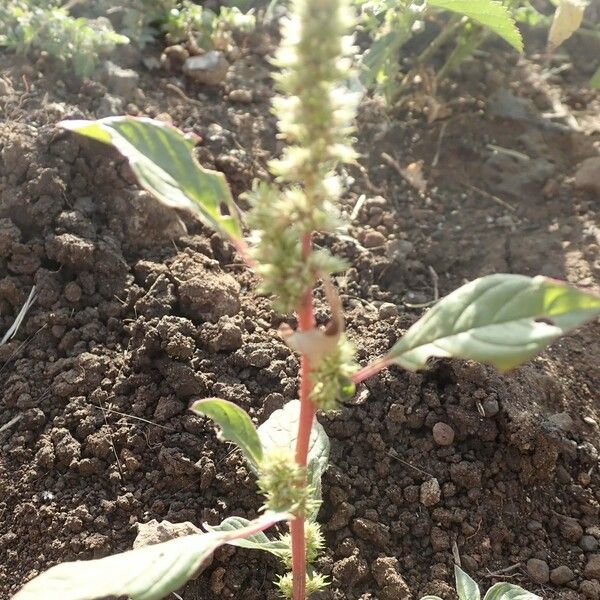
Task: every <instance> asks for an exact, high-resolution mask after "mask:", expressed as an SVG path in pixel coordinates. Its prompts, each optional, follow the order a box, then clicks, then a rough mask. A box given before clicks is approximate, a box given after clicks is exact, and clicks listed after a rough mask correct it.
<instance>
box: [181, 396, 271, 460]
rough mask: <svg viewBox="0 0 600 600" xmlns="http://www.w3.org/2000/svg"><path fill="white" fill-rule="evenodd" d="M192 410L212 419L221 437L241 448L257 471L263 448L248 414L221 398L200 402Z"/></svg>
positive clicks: (194, 404) (193, 405)
mask: <svg viewBox="0 0 600 600" xmlns="http://www.w3.org/2000/svg"><path fill="white" fill-rule="evenodd" d="M190 410H191V411H193V412H195V413H197V414H199V415H205V416H207V417H209V418H211V419H212V420H213V421H214V422H215V423H217V425H219V427H220V428H221V437H222V438H223V439H225V440H227V441H229V442H233V443H234V444H236V445H237V446H239V448H240V450H241V451H242V452H243V454H244V456H245V457H246V460H247V461H248V462H249V463H250V466H251V467H252V468H253V469H254V470H255V471H257V470H258V465H259V463H260V461H261V460H262V457H263V447H262V444H261V442H260V439H259V437H258V433H257V431H256V428H255V427H254V424H253V423H252V421H251V420H250V417H249V416H248V413H247V412H246V411H245V410H243V409H241V408H240V407H239V406H237V404H234V403H233V402H229V401H228V400H221V399H220V398H207V399H206V400H198V401H197V402H194V403H193V404H192V406H191V407H190Z"/></svg>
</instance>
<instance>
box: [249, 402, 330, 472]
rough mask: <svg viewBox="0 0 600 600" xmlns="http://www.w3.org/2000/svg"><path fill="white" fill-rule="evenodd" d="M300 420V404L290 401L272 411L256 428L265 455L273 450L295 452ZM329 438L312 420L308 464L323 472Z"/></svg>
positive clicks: (314, 420)
mask: <svg viewBox="0 0 600 600" xmlns="http://www.w3.org/2000/svg"><path fill="white" fill-rule="evenodd" d="M299 419H300V402H299V401H298V400H292V401H290V402H288V403H287V404H286V405H285V406H284V407H283V408H280V409H278V410H276V411H274V412H273V413H272V414H271V416H270V417H269V418H268V419H267V420H266V421H265V422H264V423H263V424H262V425H260V426H259V427H258V436H259V438H260V441H261V442H262V447H263V451H264V452H265V453H267V452H269V451H270V450H273V449H275V448H287V449H289V450H292V451H293V450H295V448H296V439H297V437H298V422H299ZM329 446H330V444H329V438H328V437H327V434H326V433H325V430H324V429H323V426H322V425H321V424H320V423H319V421H317V419H316V418H315V419H313V424H312V430H311V433H310V443H309V447H308V462H309V463H310V462H312V461H316V462H317V464H318V465H319V466H320V467H321V470H325V468H326V467H327V461H328V460H329Z"/></svg>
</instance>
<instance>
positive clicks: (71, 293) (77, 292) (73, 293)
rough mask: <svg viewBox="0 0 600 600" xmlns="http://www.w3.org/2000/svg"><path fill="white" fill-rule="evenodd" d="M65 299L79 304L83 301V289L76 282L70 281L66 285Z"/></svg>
mask: <svg viewBox="0 0 600 600" xmlns="http://www.w3.org/2000/svg"><path fill="white" fill-rule="evenodd" d="M64 293H65V298H66V299H67V300H68V301H69V302H79V301H80V300H81V288H80V287H79V286H78V285H77V284H76V283H75V282H74V281H69V283H67V285H65V292H64Z"/></svg>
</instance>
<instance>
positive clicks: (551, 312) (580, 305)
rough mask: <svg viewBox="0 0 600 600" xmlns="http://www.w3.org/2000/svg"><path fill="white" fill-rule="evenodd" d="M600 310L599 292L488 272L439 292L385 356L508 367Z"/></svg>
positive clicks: (420, 362) (412, 364)
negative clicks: (442, 293) (443, 294)
mask: <svg viewBox="0 0 600 600" xmlns="http://www.w3.org/2000/svg"><path fill="white" fill-rule="evenodd" d="M598 315H600V298H598V297H597V296H595V295H593V294H590V293H588V292H584V291H581V290H578V289H575V288H572V287H570V286H568V285H567V284H566V283H564V282H561V281H556V280H554V279H548V278H546V277H541V276H538V277H533V278H531V277H525V276H524V275H506V274H498V275H488V276H487V277H482V278H480V279H476V280H475V281H472V282H470V283H467V284H466V285H464V286H462V287H460V288H459V289H457V290H455V291H454V292H452V293H451V294H450V295H448V296H446V297H445V298H443V299H442V300H441V301H440V302H439V303H438V304H436V305H435V306H434V307H433V308H432V309H431V310H430V311H429V312H428V313H426V314H425V315H424V316H423V317H422V318H421V319H419V321H417V322H416V323H415V324H414V325H413V326H412V327H411V328H410V329H409V330H408V331H407V332H406V334H405V335H404V336H403V337H402V338H401V339H400V340H399V341H398V342H397V343H396V344H395V345H394V346H393V347H392V349H391V350H390V352H389V353H388V356H387V357H386V358H387V359H388V360H389V361H390V362H394V363H397V364H399V365H401V366H402V367H404V368H405V369H408V370H411V371H416V370H418V369H422V368H423V367H424V366H425V364H426V362H427V360H428V359H429V358H430V357H432V356H438V357H455V358H463V359H471V360H477V361H480V362H485V363H489V364H492V365H494V366H495V367H497V368H498V369H499V370H501V371H507V370H509V369H512V368H514V367H516V366H518V365H520V364H521V363H523V362H525V361H526V360H528V359H530V358H531V357H533V356H535V355H536V354H537V353H538V352H540V351H541V350H542V349H544V348H545V347H546V346H547V345H548V344H550V343H551V342H552V341H553V340H555V339H556V338H557V337H559V336H561V335H563V334H564V333H566V332H568V331H570V330H572V329H574V328H575V327H578V326H579V325H581V324H582V323H585V322H586V321H588V320H590V319H593V318H595V317H597V316H598Z"/></svg>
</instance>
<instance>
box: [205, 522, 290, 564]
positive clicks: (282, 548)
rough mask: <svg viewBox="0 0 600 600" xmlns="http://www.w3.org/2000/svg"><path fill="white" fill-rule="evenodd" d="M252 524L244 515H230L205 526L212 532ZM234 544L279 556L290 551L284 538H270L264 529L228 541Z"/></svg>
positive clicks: (237, 529)
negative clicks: (214, 524) (217, 522)
mask: <svg viewBox="0 0 600 600" xmlns="http://www.w3.org/2000/svg"><path fill="white" fill-rule="evenodd" d="M249 524H250V521H248V520H247V519H244V518H243V517H228V518H227V519H225V520H224V521H222V522H221V523H220V524H219V525H216V526H213V525H208V524H207V523H204V525H203V527H204V529H206V530H207V531H210V532H218V531H225V532H230V531H239V530H240V529H244V528H245V527H247V526H248V525H249ZM228 543H229V544H231V545H232V546H237V547H238V548H249V549H251V550H264V551H265V552H270V553H271V554H274V555H275V556H277V557H281V556H284V555H288V554H289V553H290V546H289V544H286V543H285V542H284V541H282V540H270V539H269V538H268V537H267V536H266V535H265V534H264V533H263V532H262V531H259V532H258V533H255V534H254V535H249V536H248V537H246V538H237V539H235V540H232V541H230V542H228Z"/></svg>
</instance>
